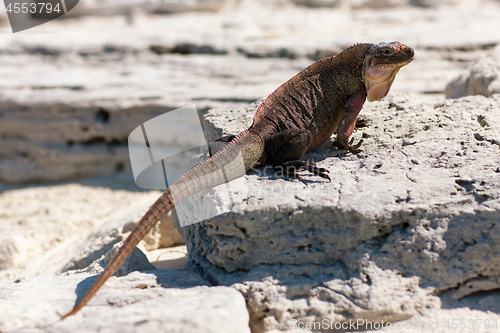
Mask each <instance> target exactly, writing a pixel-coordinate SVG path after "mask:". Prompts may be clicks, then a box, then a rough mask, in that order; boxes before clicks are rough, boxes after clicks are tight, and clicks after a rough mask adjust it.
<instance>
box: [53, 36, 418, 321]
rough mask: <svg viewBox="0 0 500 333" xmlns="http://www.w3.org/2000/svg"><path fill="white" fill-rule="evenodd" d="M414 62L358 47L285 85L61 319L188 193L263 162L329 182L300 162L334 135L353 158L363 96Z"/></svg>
mask: <svg viewBox="0 0 500 333" xmlns="http://www.w3.org/2000/svg"><path fill="white" fill-rule="evenodd" d="M412 59H413V50H412V49H411V48H410V47H408V46H406V45H403V44H401V43H398V42H392V43H380V44H356V45H353V46H351V47H350V48H348V49H346V50H345V51H343V52H342V53H340V54H338V55H337V56H333V57H328V58H325V59H322V60H319V61H317V62H315V63H314V64H312V65H310V66H309V67H307V68H305V69H304V70H302V71H301V72H300V73H298V74H297V75H296V76H294V77H293V78H291V79H290V80H289V81H287V82H285V83H284V84H283V85H281V86H280V87H279V88H278V89H276V91H274V92H273V93H272V94H271V95H269V97H268V98H267V99H266V100H265V101H264V102H263V103H262V104H261V105H260V107H259V108H258V110H257V112H256V114H255V116H254V121H253V124H252V125H251V126H250V128H249V129H248V130H245V131H243V132H241V133H240V134H238V135H237V136H229V137H224V138H221V139H220V141H222V142H229V143H228V144H227V145H226V146H225V147H224V148H223V149H222V150H220V151H219V152H217V153H216V154H215V155H213V156H212V157H211V158H210V159H208V160H206V161H204V162H203V163H200V164H199V165H197V166H195V167H194V168H193V169H191V170H190V171H188V172H187V173H186V174H185V175H184V176H182V177H181V178H179V180H177V181H176V182H175V183H174V184H172V186H170V187H169V188H168V189H167V190H166V191H165V192H164V193H163V194H162V196H161V197H160V198H159V199H158V200H157V201H156V202H155V203H154V204H153V205H152V206H151V208H150V209H149V210H148V212H146V214H145V215H144V216H143V217H142V218H141V220H140V221H139V223H138V225H137V227H136V228H135V229H134V230H133V231H132V233H131V234H130V235H129V237H128V238H127V239H126V240H125V242H124V244H123V246H122V247H121V248H120V250H119V251H118V253H117V254H116V255H115V257H114V258H113V259H112V260H111V262H110V263H109V264H108V266H107V267H106V269H105V270H104V272H103V273H102V274H101V275H100V276H99V278H98V279H97V280H96V282H95V283H94V285H93V286H92V287H91V288H90V290H89V291H88V292H87V294H86V295H85V296H84V297H83V298H82V299H81V300H80V302H79V303H78V304H76V305H75V307H74V308H73V310H71V311H70V312H69V313H67V314H66V315H64V316H61V317H62V318H66V317H68V316H70V315H73V314H75V313H76V312H78V311H79V310H80V309H81V308H82V307H83V306H84V305H85V304H86V303H87V302H88V301H89V300H90V299H91V298H92V296H93V295H94V294H95V293H96V292H97V291H98V290H99V288H100V287H101V286H102V285H103V284H104V282H106V280H107V279H108V278H109V277H111V276H112V275H113V274H114V273H115V271H116V270H117V269H118V268H119V267H120V266H121V264H122V263H123V262H124V261H125V259H126V258H127V257H128V256H129V255H130V253H131V252H132V251H133V249H134V248H135V247H136V246H137V244H138V243H139V242H140V241H141V240H142V238H143V237H144V236H145V235H146V233H148V232H149V231H150V230H151V229H152V228H153V226H154V225H155V224H156V223H157V222H158V221H160V219H161V218H162V217H163V216H164V215H165V214H167V213H168V212H169V211H171V210H172V209H173V208H174V207H175V205H176V204H178V203H180V202H181V201H183V200H185V199H186V198H188V197H189V196H191V195H193V194H195V193H197V192H199V191H201V190H203V189H207V188H210V187H213V186H216V185H219V184H222V183H224V182H226V181H228V180H231V179H234V178H236V177H239V176H241V175H243V174H244V173H245V172H246V171H248V170H250V169H252V168H253V167H256V166H259V165H263V164H268V163H272V164H273V166H274V168H275V170H276V171H279V172H281V173H283V174H285V175H288V176H290V177H297V178H298V175H297V174H296V171H297V170H300V169H302V170H308V171H309V172H312V173H314V174H316V175H318V176H320V177H323V178H326V179H330V178H329V176H328V170H326V169H323V168H318V167H316V165H315V164H314V162H310V161H301V160H300V158H301V157H302V156H303V155H304V154H305V153H306V152H307V151H310V150H312V149H314V148H316V147H317V146H319V145H320V144H322V143H323V142H324V141H325V140H327V139H328V138H330V136H331V135H332V134H333V133H337V143H336V144H337V146H339V147H341V148H344V149H346V150H348V151H350V152H352V153H358V152H359V151H360V150H359V149H358V148H359V145H360V144H361V142H359V143H358V144H357V145H355V146H351V143H350V142H349V141H348V139H349V137H350V136H351V134H352V132H353V130H354V127H355V123H356V117H357V115H358V113H359V111H361V108H362V106H363V103H364V102H365V99H368V100H369V101H374V100H378V99H380V98H382V97H384V96H385V95H387V93H388V92H389V89H390V87H391V84H392V82H393V80H394V77H395V75H396V73H397V72H398V71H399V69H400V68H401V67H403V66H405V65H407V64H408V63H410V62H411V60H412ZM222 170H224V172H221V171H222Z"/></svg>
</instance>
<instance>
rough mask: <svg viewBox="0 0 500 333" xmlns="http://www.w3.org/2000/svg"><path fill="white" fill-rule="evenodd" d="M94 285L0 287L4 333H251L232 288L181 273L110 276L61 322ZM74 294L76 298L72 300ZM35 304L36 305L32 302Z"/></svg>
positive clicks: (81, 279) (50, 282)
mask: <svg viewBox="0 0 500 333" xmlns="http://www.w3.org/2000/svg"><path fill="white" fill-rule="evenodd" d="M94 280H95V276H91V275H89V274H86V273H82V274H75V275H70V276H55V277H37V278H30V279H23V280H21V281H18V282H16V283H13V282H0V298H1V299H2V302H0V329H1V330H2V332H9V333H10V332H97V331H99V332H117V331H119V332H138V331H141V332H142V331H154V332H186V333H187V332H195V331H203V332H234V333H240V332H250V329H249V327H248V312H247V310H246V306H245V301H244V299H243V297H242V296H241V294H240V293H239V292H237V291H236V290H234V289H233V288H227V287H207V286H206V285H207V283H206V282H205V281H203V279H201V278H200V277H199V276H197V275H196V274H193V273H189V272H179V271H149V272H147V273H142V272H134V273H131V274H129V275H127V276H125V277H121V278H116V277H112V278H111V279H110V280H109V281H108V283H107V284H106V286H105V287H104V288H102V289H101V290H100V291H99V293H98V294H97V295H96V296H95V297H94V298H93V299H92V301H91V302H90V303H89V304H88V305H87V306H86V307H85V308H84V309H83V310H82V311H81V312H79V313H78V314H77V315H75V316H72V317H69V318H67V319H65V320H63V321H60V319H59V317H58V315H57V313H56V311H59V312H63V313H64V312H66V311H69V310H70V309H71V308H72V306H73V305H74V302H75V300H76V299H77V296H78V298H79V297H82V296H83V293H84V292H85V290H87V289H88V288H89V287H90V284H91V283H92V282H93V281H94ZM75 290H76V295H75ZM34 300H36V301H34Z"/></svg>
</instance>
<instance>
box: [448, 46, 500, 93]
mask: <svg viewBox="0 0 500 333" xmlns="http://www.w3.org/2000/svg"><path fill="white" fill-rule="evenodd" d="M499 93H500V45H498V46H497V47H495V48H494V49H493V50H491V51H489V52H488V53H487V54H486V55H485V56H483V57H481V58H480V59H479V60H477V61H476V62H475V63H474V64H473V65H472V67H471V68H470V70H469V72H468V73H464V74H462V75H460V76H459V77H457V78H455V79H454V80H453V81H451V82H450V83H448V85H447V86H446V90H445V95H446V97H447V98H459V97H463V96H469V95H483V96H486V97H490V96H491V95H493V94H499Z"/></svg>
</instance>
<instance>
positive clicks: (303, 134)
mask: <svg viewBox="0 0 500 333" xmlns="http://www.w3.org/2000/svg"><path fill="white" fill-rule="evenodd" d="M312 139H313V136H312V134H311V132H309V131H308V130H304V129H288V130H285V131H281V132H278V133H276V134H273V135H271V136H269V137H268V138H267V139H266V150H267V152H268V154H269V155H268V156H270V157H271V160H272V162H273V166H274V170H275V171H276V172H278V173H280V174H284V175H286V176H289V177H294V178H299V179H300V177H299V176H298V175H297V171H298V170H307V171H309V172H311V173H313V174H315V175H317V176H320V177H322V178H326V179H328V180H330V177H329V176H328V173H329V171H328V170H327V169H324V168H318V167H317V166H316V163H314V162H313V161H301V160H299V159H300V158H301V157H302V156H304V154H305V153H306V151H307V148H309V146H310V144H311V142H312Z"/></svg>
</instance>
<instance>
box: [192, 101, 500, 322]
mask: <svg viewBox="0 0 500 333" xmlns="http://www.w3.org/2000/svg"><path fill="white" fill-rule="evenodd" d="M498 110H500V99H498V98H485V97H467V98H462V99H458V100H446V101H440V100H437V99H420V98H416V97H415V96H413V95H411V94H407V95H405V94H399V95H398V94H394V95H390V96H389V97H388V98H386V99H384V100H383V101H379V102H375V103H368V104H367V105H366V106H365V109H364V110H363V111H362V112H361V115H362V117H363V119H364V120H365V124H367V127H364V128H362V129H360V130H359V131H358V132H357V133H355V134H354V137H355V138H356V140H359V139H360V138H364V140H365V143H364V145H363V149H364V152H363V153H361V154H359V155H356V156H353V155H351V154H346V153H345V152H343V151H340V150H336V149H332V148H331V147H330V146H331V142H326V143H325V144H323V145H322V146H320V147H319V148H318V149H316V150H314V151H312V152H310V153H308V154H307V155H306V156H305V157H304V158H305V159H312V160H314V161H316V162H317V163H318V165H319V166H320V167H326V168H328V169H329V170H330V177H331V179H332V181H331V183H329V182H326V181H324V180H323V179H317V177H314V176H310V175H307V174H306V175H303V177H302V179H303V180H302V182H300V181H297V180H294V179H288V178H283V177H279V176H277V175H275V174H274V172H272V169H271V168H260V169H256V170H254V171H252V172H250V173H248V174H247V175H246V176H244V177H243V180H244V183H240V186H244V187H245V188H244V190H245V191H246V192H245V193H246V195H244V196H241V195H239V194H238V193H237V192H231V193H229V195H228V194H227V193H222V194H220V195H217V188H215V190H214V191H212V192H211V195H212V196H215V197H216V201H217V202H218V204H219V205H221V204H222V205H224V204H225V203H227V202H228V200H229V199H227V198H230V200H232V201H231V202H229V203H230V204H231V206H232V210H231V211H230V212H228V213H225V214H222V215H219V216H217V217H214V218H210V219H208V220H206V221H205V222H202V223H198V224H193V225H189V226H187V227H185V228H183V232H184V237H185V240H186V244H187V246H188V251H189V260H190V261H189V262H188V266H187V267H189V268H190V269H193V270H195V271H197V272H200V273H201V274H203V275H204V276H205V277H206V278H207V279H209V280H210V281H212V282H213V283H216V284H225V285H234V284H235V283H236V284H238V283H240V284H244V285H245V286H246V287H245V288H247V289H245V290H253V289H252V288H253V287H252V286H254V287H255V288H256V289H255V290H259V288H260V287H258V286H260V285H259V283H262V281H261V279H263V278H264V277H265V276H266V272H267V275H268V276H273V277H274V278H275V279H276V281H279V282H276V283H275V285H276V286H275V287H273V288H274V289H272V290H271V289H266V290H267V291H265V290H264V289H263V290H262V291H261V292H260V295H261V296H260V297H261V299H262V300H266V299H273V298H274V297H275V296H273V295H276V293H278V294H280V293H281V294H282V295H283V296H282V299H281V300H280V301H279V302H278V301H276V302H274V303H273V302H271V301H269V302H271V303H273V304H275V305H273V307H274V306H275V307H276V310H273V311H268V310H266V309H268V307H266V306H264V305H262V304H260V305H259V302H258V301H255V299H256V298H255V297H256V296H255V295H254V296H249V297H250V298H251V299H252V300H253V301H252V302H254V303H255V302H256V303H255V304H254V305H251V306H249V307H250V308H251V309H252V311H253V312H252V323H253V325H255V327H260V328H259V331H260V330H266V329H269V328H271V327H272V328H277V327H280V328H283V327H284V325H285V326H286V325H289V323H288V322H287V321H288V320H290V318H291V317H290V316H289V315H286V316H282V315H281V314H282V313H286V311H287V309H291V308H294V306H295V305H291V304H292V303H293V302H292V300H294V302H295V300H296V297H291V296H290V295H289V294H288V293H287V292H285V290H288V289H290V288H291V286H292V285H295V284H298V285H299V286H301V287H300V288H305V289H307V288H309V289H314V288H316V286H314V284H312V285H313V287H307V285H311V283H310V282H309V284H308V283H302V282H297V281H300V276H301V275H305V276H310V277H312V278H313V277H318V279H317V280H316V282H317V283H318V285H320V284H321V283H323V285H324V284H325V283H326V281H328V279H327V278H325V277H324V276H328V275H329V276H330V277H332V276H338V278H339V279H342V280H343V281H344V283H348V282H347V281H350V280H349V279H351V278H354V277H356V278H360V276H361V275H362V274H364V273H363V270H364V269H365V268H364V267H366V266H365V264H366V260H369V262H370V263H371V265H374V266H370V267H376V268H373V269H374V270H375V271H377V272H380V274H381V275H382V276H386V277H388V276H389V275H391V274H396V276H397V275H398V274H402V276H404V277H405V278H406V277H414V278H415V279H416V280H412V281H417V280H418V281H419V283H418V285H419V286H417V284H416V283H415V288H417V289H412V288H410V289H405V287H404V285H405V283H407V282H405V281H406V280H404V279H403V278H399V280H398V279H396V278H394V279H393V280H392V281H393V282H392V288H394V290H402V293H405V290H406V294H405V296H404V297H403V298H405V297H407V299H408V300H409V301H408V302H407V303H406V304H407V305H409V304H412V305H411V307H412V309H413V310H412V311H413V313H415V312H416V311H419V309H422V308H425V307H427V306H431V307H432V306H436V304H437V303H436V302H435V300H433V298H432V296H429V295H428V294H429V292H428V289H426V288H431V290H433V291H434V293H435V294H439V293H441V292H444V291H447V290H452V289H454V288H457V287H458V288H459V289H458V291H457V293H456V294H455V296H453V297H454V298H455V299H459V298H462V297H466V296H467V295H471V294H473V293H475V292H476V291H479V290H494V289H497V288H499V285H498V277H499V276H500V269H499V267H500V262H499V258H500V247H499V246H498V245H497V242H496V238H498V237H497V235H498V234H499V233H500V170H499V166H500V151H499V150H500V149H499V147H500V137H499V133H500V114H499V112H498ZM251 113H252V112H251V111H246V110H243V109H240V110H233V112H221V111H217V112H214V113H213V114H212V112H209V117H208V119H209V122H211V126H212V131H211V133H214V135H215V136H217V135H219V134H222V135H226V134H234V133H236V132H238V131H239V130H241V129H243V128H245V127H246V125H248V124H247V123H248V121H249V120H250V114H251ZM217 115H219V116H217ZM225 124H230V126H231V127H230V128H225ZM238 124H241V127H240V128H236V127H238ZM217 128H219V131H217V130H216V129H217ZM238 181H240V182H241V180H238ZM227 189H228V188H227V187H226V188H225V189H224V190H222V191H227ZM239 192H243V191H242V188H241V187H240V188H239ZM202 196H203V197H204V198H205V199H206V198H208V197H209V195H207V194H202ZM188 204H190V207H195V206H196V204H195V203H194V202H191V203H189V202H188ZM212 204H213V203H212ZM204 205H210V203H209V202H208V201H205V202H204V203H203V204H202V205H198V209H199V210H200V212H202V211H203V210H204V209H210V208H209V207H208V206H206V207H205V206H204ZM192 213H193V214H194V216H196V215H197V214H196V212H192ZM339 262H340V263H342V264H341V265H340V266H339ZM278 267H281V270H280V269H278ZM287 270H289V272H288V273H284V272H286V271H287ZM339 272H343V273H342V274H344V275H342V274H340V273H339ZM320 276H321V277H320ZM313 280H314V278H313ZM389 280H390V279H389ZM252 281H255V282H252ZM258 281H261V282H258ZM269 281H274V280H269ZM318 281H319V282H318ZM396 281H398V282H396ZM253 283H255V285H253ZM273 283H274V282H273ZM468 283H469V284H470V286H469V285H468ZM372 286H373V283H372ZM461 286H463V287H461ZM399 288H401V289H399ZM419 288H420V289H419ZM422 288H423V289H422ZM410 290H413V291H412V292H410ZM414 290H419V291H418V292H414ZM425 290H427V291H425ZM467 290H468V291H467ZM285 295H286V296H285ZM311 295H312V296H311ZM311 295H309V294H308V295H306V296H304V297H303V300H302V301H303V302H306V303H308V304H310V303H311V301H310V300H309V301H306V299H308V297H312V299H318V294H314V293H313V294H311ZM367 295H368V294H366V295H365V296H360V297H361V298H363V297H368V296H367ZM416 295H426V297H423V298H422V297H420V296H418V297H416ZM247 296H248V295H247ZM276 297H278V296H276ZM280 297H281V296H280ZM401 297H402V296H401V295H400V296H398V297H396V298H398V299H399V298H401ZM278 298H279V297H278ZM248 300H249V299H247V301H248ZM263 302H264V303H266V302H267V301H263ZM290 302H291V303H290ZM297 302H299V301H297ZM328 302H330V303H334V305H327V304H326V303H325V304H324V306H326V307H328V306H333V307H335V306H339V304H338V300H336V299H334V298H332V299H329V300H328V301H327V303H328ZM360 302H368V300H367V299H366V298H363V301H360ZM266 304H267V303H266ZM276 304H279V305H276ZM365 304H368V303H365ZM261 305H262V306H261ZM278 308H279V309H278ZM308 309H309V312H308V311H305V310H304V311H298V310H297V312H296V313H297V315H296V317H292V318H294V319H296V320H298V321H304V322H307V321H321V320H322V319H325V318H327V319H329V320H332V321H335V320H339V318H337V317H335V316H333V315H329V316H328V315H325V316H326V317H325V316H323V312H321V311H320V312H318V313H312V314H311V308H308ZM325 311H326V310H325ZM367 311H368V313H370V315H371V316H372V317H371V318H372V319H374V318H378V319H379V320H382V319H383V318H384V317H383V316H382V315H381V313H389V312H390V311H385V312H384V311H381V312H378V310H375V308H372V310H367ZM292 312H293V311H292ZM313 312H314V311H313ZM293 313H295V312H293ZM324 313H327V311H326V312H324ZM403 314H405V312H404V311H399V312H398V311H396V312H393V313H392V316H394V318H396V317H397V316H399V315H401V316H403ZM354 317H355V316H354V315H353V314H346V315H345V317H344V318H342V319H340V320H347V319H349V318H354ZM394 320H398V319H394Z"/></svg>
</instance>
